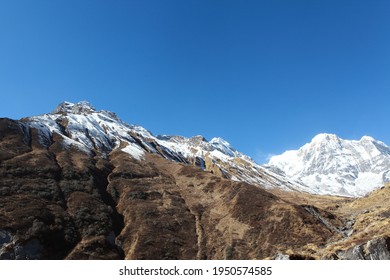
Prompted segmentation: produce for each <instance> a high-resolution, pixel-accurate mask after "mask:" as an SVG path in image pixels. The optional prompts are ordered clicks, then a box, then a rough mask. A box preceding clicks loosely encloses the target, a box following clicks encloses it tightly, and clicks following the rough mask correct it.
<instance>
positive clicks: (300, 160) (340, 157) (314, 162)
mask: <svg viewBox="0 0 390 280" xmlns="http://www.w3.org/2000/svg"><path fill="white" fill-rule="evenodd" d="M268 166H269V167H272V170H274V171H275V170H277V169H279V170H280V171H279V172H281V173H282V174H284V175H287V176H288V177H291V178H293V179H295V180H296V181H300V182H302V184H304V185H306V186H308V188H307V189H306V190H307V191H308V192H311V193H316V194H331V195H342V196H363V195H366V194H367V193H369V192H371V191H372V190H374V189H377V188H379V187H381V186H383V185H384V183H386V182H387V181H388V180H389V175H388V174H389V171H390V147H388V146H386V145H385V144H384V143H383V142H380V141H377V140H375V139H373V138H372V137H368V136H364V137H362V138H361V139H360V140H359V141H355V140H343V139H341V138H339V137H338V136H336V135H334V134H319V135H317V136H316V137H314V138H313V140H312V141H311V142H310V143H308V144H306V145H304V146H303V147H301V148H300V149H299V150H294V151H287V152H285V153H284V154H282V155H279V156H274V157H272V158H271V160H270V161H269V163H268Z"/></svg>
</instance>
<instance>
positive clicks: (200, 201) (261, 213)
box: [0, 102, 390, 259]
mask: <svg viewBox="0 0 390 280" xmlns="http://www.w3.org/2000/svg"><path fill="white" fill-rule="evenodd" d="M273 169H275V170H276V168H268V167H267V168H266V167H262V166H259V165H257V164H256V163H255V162H253V160H251V159H250V158H249V157H247V156H245V155H244V154H242V153H240V152H238V151H236V150H234V149H233V148H232V147H231V145H229V143H227V142H226V141H225V140H223V139H220V138H214V139H212V140H210V141H207V140H206V139H204V138H203V137H202V136H195V137H192V138H185V137H181V136H166V135H163V136H154V135H152V133H150V132H149V131H148V130H146V129H145V128H143V127H141V126H136V125H130V124H126V123H124V122H123V121H121V120H120V118H119V117H118V116H117V115H116V114H115V113H113V112H108V111H104V110H102V111H97V110H96V109H95V108H94V107H93V106H92V105H91V104H89V103H88V102H80V103H76V104H73V103H69V102H64V103H62V104H60V105H59V106H58V107H57V108H56V109H55V110H54V111H53V112H51V113H49V114H44V115H40V116H33V117H27V118H23V119H21V120H11V119H7V118H3V119H0V259H275V258H278V259H279V258H283V259H286V258H288V259H313V258H314V259H321V258H325V259H370V258H371V259H388V258H389V257H388V256H389V254H390V248H388V244H389V242H390V230H389V228H388V226H387V225H388V223H389V217H390V216H389V211H390V209H389V206H388V203H386V201H388V199H389V198H390V186H384V187H383V188H381V189H379V190H377V191H375V192H373V193H372V194H370V195H369V196H367V197H364V198H356V199H352V198H345V197H334V196H323V195H322V196H319V195H313V194H309V193H308V192H304V191H302V190H304V188H308V186H301V185H300V184H299V183H296V182H294V180H291V179H289V178H287V177H286V176H284V175H283V174H277V173H275V172H274V171H273ZM296 190H299V191H296Z"/></svg>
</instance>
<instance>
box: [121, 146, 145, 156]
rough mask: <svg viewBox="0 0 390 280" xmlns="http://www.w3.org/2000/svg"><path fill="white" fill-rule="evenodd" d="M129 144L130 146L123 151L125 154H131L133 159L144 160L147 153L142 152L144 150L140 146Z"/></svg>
mask: <svg viewBox="0 0 390 280" xmlns="http://www.w3.org/2000/svg"><path fill="white" fill-rule="evenodd" d="M127 144H128V145H127V146H126V147H125V148H123V149H122V151H123V152H125V153H127V154H129V155H130V156H132V157H133V158H135V159H137V160H142V159H144V157H145V151H144V150H142V148H140V147H139V146H138V145H136V144H134V143H129V142H127Z"/></svg>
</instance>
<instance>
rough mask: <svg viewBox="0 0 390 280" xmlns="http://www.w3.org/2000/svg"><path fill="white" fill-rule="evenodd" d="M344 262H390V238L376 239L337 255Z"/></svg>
mask: <svg viewBox="0 0 390 280" xmlns="http://www.w3.org/2000/svg"><path fill="white" fill-rule="evenodd" d="M337 256H338V258H340V259H342V260H390V237H389V236H385V237H380V238H375V239H372V240H370V241H368V242H367V243H364V244H361V245H357V246H355V247H352V248H350V249H348V250H346V251H341V252H338V253H337Z"/></svg>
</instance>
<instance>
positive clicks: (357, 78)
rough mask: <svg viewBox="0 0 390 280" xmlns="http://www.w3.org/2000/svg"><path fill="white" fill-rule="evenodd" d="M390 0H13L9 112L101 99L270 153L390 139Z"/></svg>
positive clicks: (141, 120) (0, 43) (3, 35)
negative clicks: (330, 139) (325, 138)
mask: <svg viewBox="0 0 390 280" xmlns="http://www.w3.org/2000/svg"><path fill="white" fill-rule="evenodd" d="M389 14H390V1H388V0H384V1H381V0H376V1H372V0H367V1H361V0H296V1H291V0H256V1H251V0H246V1H242V0H235V1H232V0H214V1H213V0H187V1H182V0H115V1H107V0H106V1H103V0H94V1H87V0H34V1H31V0H0V97H1V99H0V117H8V118H12V119H19V118H22V117H25V116H32V115H38V114H43V113H48V112H50V111H52V110H53V109H54V108H55V107H56V106H57V104H59V103H60V102H62V101H64V100H66V101H70V102H78V101H81V100H87V101H89V102H90V103H91V104H92V105H93V106H95V108H96V109H98V110H101V109H105V110H110V111H114V112H116V113H117V114H118V115H119V116H120V117H121V118H122V119H123V120H124V121H125V122H128V123H131V124H138V125H141V126H143V127H145V128H146V129H148V130H149V131H151V132H152V133H153V134H154V135H158V134H171V135H182V136H186V137H191V136H194V135H203V136H204V137H205V138H206V139H208V140H210V139H211V138H213V137H222V138H224V139H225V140H227V141H228V142H229V143H231V145H232V146H233V147H234V148H235V149H237V150H238V151H241V152H243V153H245V154H247V155H249V156H251V157H252V158H254V159H255V160H256V161H257V162H259V163H263V162H266V161H267V159H268V158H269V156H271V155H275V154H280V153H282V152H284V151H285V150H290V149H297V148H299V147H300V146H302V145H303V144H305V143H307V142H310V140H311V139H312V138H313V137H314V136H315V135H316V134H318V133H335V134H337V135H339V136H340V137H341V138H344V139H360V138H361V137H362V136H363V135H370V136H372V137H374V138H376V139H378V140H381V141H383V142H385V143H387V144H390V129H389V126H388V124H389V121H388V120H389V113H390V110H389V107H390V17H389Z"/></svg>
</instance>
